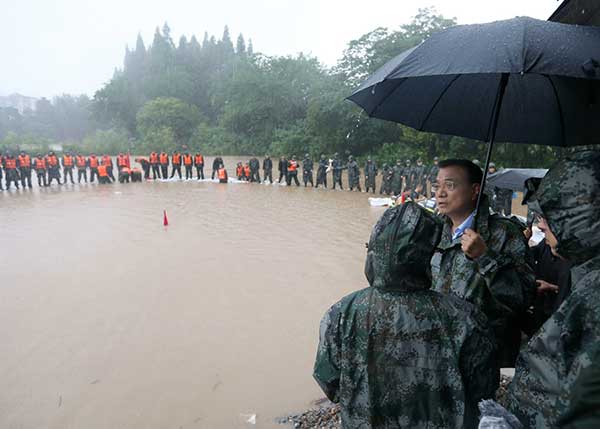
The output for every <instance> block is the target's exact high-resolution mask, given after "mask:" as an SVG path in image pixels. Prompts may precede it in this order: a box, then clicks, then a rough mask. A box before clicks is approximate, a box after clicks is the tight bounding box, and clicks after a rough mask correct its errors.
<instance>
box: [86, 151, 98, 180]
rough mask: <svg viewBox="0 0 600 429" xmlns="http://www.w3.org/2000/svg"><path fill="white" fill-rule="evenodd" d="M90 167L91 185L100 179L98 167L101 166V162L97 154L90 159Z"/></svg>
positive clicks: (93, 154)
mask: <svg viewBox="0 0 600 429" xmlns="http://www.w3.org/2000/svg"><path fill="white" fill-rule="evenodd" d="M88 165H89V167H90V183H94V178H95V177H96V178H97V177H98V167H99V166H100V160H99V159H98V157H97V156H96V154H95V153H92V154H91V155H90V157H89V158H88Z"/></svg>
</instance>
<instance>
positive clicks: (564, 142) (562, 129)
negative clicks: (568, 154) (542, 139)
mask: <svg viewBox="0 0 600 429" xmlns="http://www.w3.org/2000/svg"><path fill="white" fill-rule="evenodd" d="M544 76H546V79H548V82H550V86H551V87H552V92H553V93H554V98H555V99H556V105H557V106H558V113H559V115H558V117H559V118H560V137H561V139H562V144H561V146H562V147H565V146H566V145H567V139H566V137H565V118H564V116H563V109H562V105H561V104H560V98H559V97H558V91H557V90H556V85H554V81H553V80H552V77H550V76H549V75H544Z"/></svg>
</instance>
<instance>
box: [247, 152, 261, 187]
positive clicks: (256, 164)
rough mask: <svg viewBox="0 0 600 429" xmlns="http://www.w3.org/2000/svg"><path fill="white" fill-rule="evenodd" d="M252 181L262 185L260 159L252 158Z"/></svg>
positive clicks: (250, 162)
mask: <svg viewBox="0 0 600 429" xmlns="http://www.w3.org/2000/svg"><path fill="white" fill-rule="evenodd" d="M249 165H250V181H251V182H256V183H260V161H259V160H258V158H250V161H249Z"/></svg>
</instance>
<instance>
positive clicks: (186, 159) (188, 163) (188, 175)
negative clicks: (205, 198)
mask: <svg viewBox="0 0 600 429" xmlns="http://www.w3.org/2000/svg"><path fill="white" fill-rule="evenodd" d="M183 166H184V167H185V180H191V179H192V167H193V166H194V158H193V157H192V155H190V154H189V152H186V153H184V154H183Z"/></svg>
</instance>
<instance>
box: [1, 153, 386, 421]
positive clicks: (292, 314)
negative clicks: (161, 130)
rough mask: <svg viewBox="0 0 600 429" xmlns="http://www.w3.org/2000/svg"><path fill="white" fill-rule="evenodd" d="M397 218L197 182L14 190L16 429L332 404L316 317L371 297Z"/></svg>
mask: <svg viewBox="0 0 600 429" xmlns="http://www.w3.org/2000/svg"><path fill="white" fill-rule="evenodd" d="M235 160H236V159H235V158H231V159H229V158H228V159H226V164H227V167H228V170H229V172H230V173H232V172H233V171H234V161H235ZM207 161H208V162H209V163H210V162H211V160H210V159H208V160H207ZM207 172H209V173H210V169H207ZM34 176H35V175H34ZM164 209H166V210H167V214H168V218H169V222H170V225H169V226H168V227H166V228H165V227H163V224H162V221H163V210H164ZM382 210H383V209H380V208H371V207H369V204H368V201H367V195H366V194H364V193H350V192H346V191H345V192H341V191H335V192H334V191H331V190H320V189H319V190H315V189H312V188H308V189H305V188H303V187H302V188H296V187H295V186H294V187H291V188H287V187H283V186H268V185H257V184H227V185H221V184H215V183H206V182H203V183H199V182H196V181H192V182H168V183H164V182H147V183H132V184H125V185H119V184H113V185H104V186H98V185H96V184H94V185H87V186H85V185H82V186H79V185H66V186H62V187H58V186H57V185H53V186H52V187H50V188H45V189H39V188H37V186H35V184H34V188H33V189H32V190H26V191H19V192H17V191H14V190H13V191H10V192H2V193H0V219H1V220H2V234H1V237H2V238H1V241H0V243H1V248H2V252H1V258H0V273H2V276H1V280H0V339H1V341H0V380H1V385H2V389H0V427H2V428H42V427H43V428H236V427H255V428H274V427H281V426H278V425H277V423H275V419H276V418H277V417H281V416H282V415H286V414H288V413H294V412H299V411H302V410H304V409H305V408H307V407H309V406H310V405H311V403H312V401H314V400H315V399H317V398H320V397H321V396H322V394H321V392H320V390H319V389H318V387H317V385H316V384H315V382H314V381H313V380H312V377H311V373H312V365H313V359H314V355H315V349H316V345H317V340H318V323H319V320H320V318H321V316H322V314H323V313H324V311H325V310H326V309H327V308H328V307H329V306H330V305H331V304H332V303H333V302H335V301H336V300H338V299H339V298H341V297H342V296H343V295H345V294H347V293H349V292H351V291H353V290H356V289H358V288H361V287H364V286H365V285H366V281H365V279H364V275H363V273H362V271H363V263H364V257H365V246H364V243H365V242H366V241H367V240H368V237H369V233H370V230H371V227H372V225H373V224H374V223H375V222H376V220H377V219H378V217H379V216H380V215H381V213H382ZM253 415H256V418H255V420H256V423H255V424H252V423H249V422H248V421H252V420H253V418H252V417H253Z"/></svg>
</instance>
